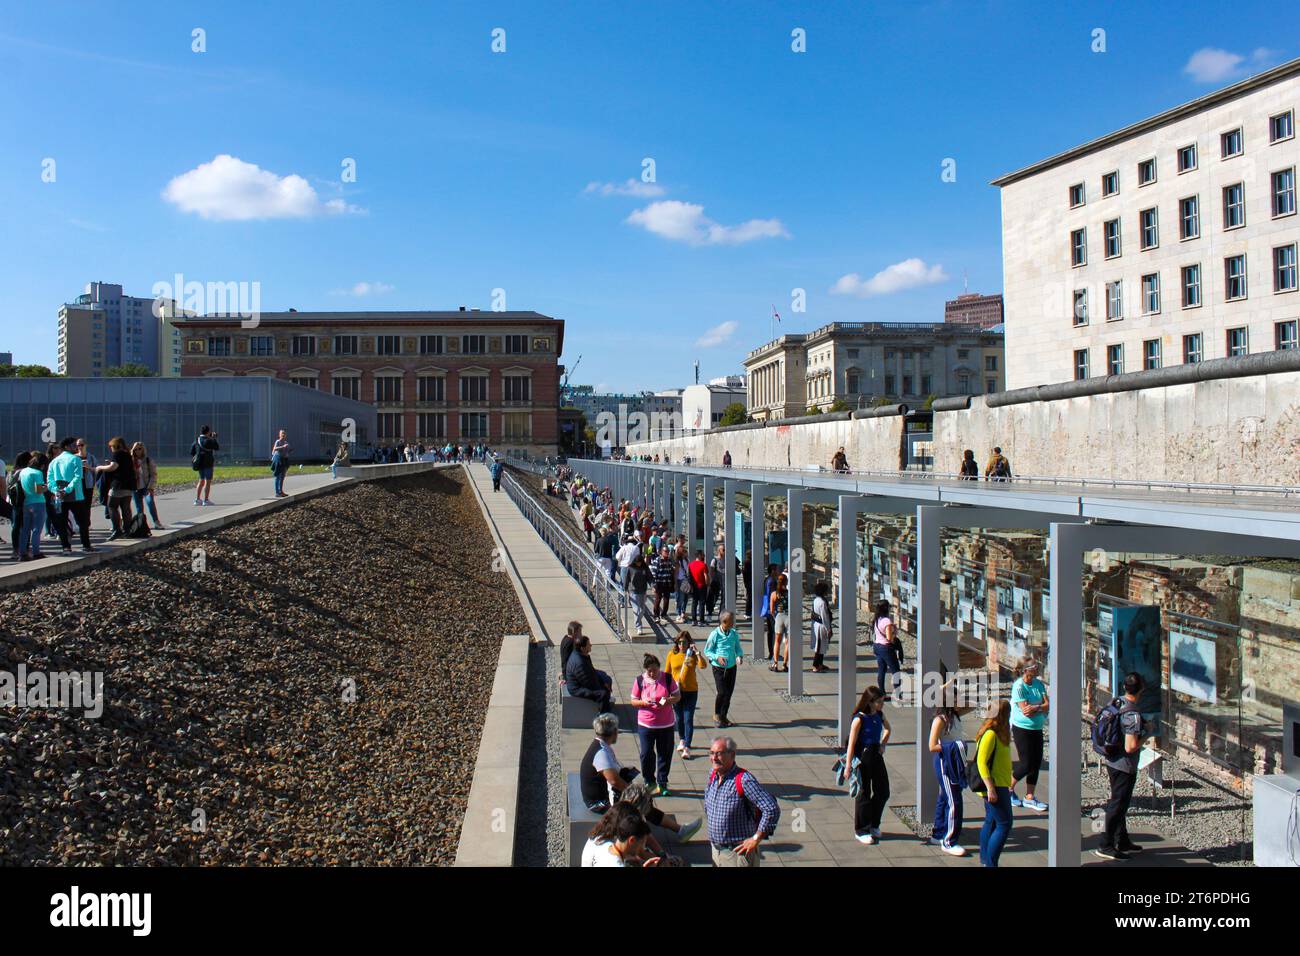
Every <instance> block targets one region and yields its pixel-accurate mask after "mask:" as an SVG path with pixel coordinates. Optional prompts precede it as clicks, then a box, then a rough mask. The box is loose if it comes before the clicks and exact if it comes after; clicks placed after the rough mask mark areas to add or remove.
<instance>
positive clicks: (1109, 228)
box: [1104, 219, 1120, 259]
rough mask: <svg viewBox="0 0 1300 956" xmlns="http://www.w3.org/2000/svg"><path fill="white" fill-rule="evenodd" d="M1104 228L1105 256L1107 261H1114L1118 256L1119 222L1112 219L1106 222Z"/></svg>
mask: <svg viewBox="0 0 1300 956" xmlns="http://www.w3.org/2000/svg"><path fill="white" fill-rule="evenodd" d="M1104 228H1105V231H1106V233H1105V246H1106V248H1105V255H1106V258H1107V259H1114V258H1115V257H1116V256H1118V255H1119V254H1120V245H1119V220H1118V219H1112V220H1110V221H1109V222H1107V223H1106V224H1105V226H1104Z"/></svg>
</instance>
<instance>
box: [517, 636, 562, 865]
mask: <svg viewBox="0 0 1300 956" xmlns="http://www.w3.org/2000/svg"><path fill="white" fill-rule="evenodd" d="M559 672H560V649H559V648H558V647H551V646H545V645H541V644H534V645H533V646H532V647H531V648H530V650H529V658H528V689H527V697H526V698H525V700H524V751H523V760H522V763H521V765H520V768H519V777H520V780H519V818H518V823H517V829H516V831H515V833H516V836H515V865H516V866H568V865H569V861H568V857H567V855H566V849H567V844H566V841H567V840H568V822H569V821H568V806H567V804H566V801H567V800H568V792H567V790H566V786H565V785H566V778H565V771H564V766H563V763H562V760H561V757H562V749H561V747H560V697H559V693H558V692H557V690H556V687H557V683H556V682H557V680H558V678H559Z"/></svg>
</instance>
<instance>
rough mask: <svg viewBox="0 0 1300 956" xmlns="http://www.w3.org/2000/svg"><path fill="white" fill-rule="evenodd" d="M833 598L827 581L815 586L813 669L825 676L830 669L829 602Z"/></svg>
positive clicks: (812, 624)
mask: <svg viewBox="0 0 1300 956" xmlns="http://www.w3.org/2000/svg"><path fill="white" fill-rule="evenodd" d="M830 596H831V586H830V584H829V583H828V582H826V581H818V582H817V583H816V584H814V585H813V603H812V622H811V627H812V652H813V662H812V669H813V673H814V674H823V673H825V672H826V671H827V670H829V668H828V667H827V666H826V663H825V659H826V650H827V648H829V647H830V643H831V635H832V625H831V605H830V602H829V601H828V600H827V599H828V598H829V597H830Z"/></svg>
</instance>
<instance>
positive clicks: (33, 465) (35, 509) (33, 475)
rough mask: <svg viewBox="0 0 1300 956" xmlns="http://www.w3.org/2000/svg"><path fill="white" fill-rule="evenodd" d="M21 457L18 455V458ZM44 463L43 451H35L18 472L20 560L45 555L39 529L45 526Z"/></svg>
mask: <svg viewBox="0 0 1300 956" xmlns="http://www.w3.org/2000/svg"><path fill="white" fill-rule="evenodd" d="M21 457H22V456H21V455H20V456H19V458H20V459H21ZM15 464H17V463H16V462H15ZM46 465H47V462H46V458H45V453H44V452H39V451H35V452H32V454H31V457H30V458H28V459H27V464H26V466H25V467H24V468H23V470H22V471H20V472H19V473H18V485H19V486H20V487H21V488H22V492H23V496H22V503H23V520H22V525H21V527H20V529H19V533H18V560H20V561H36V560H38V559H40V558H43V557H45V555H43V554H41V531H42V530H43V529H44V528H45V490H46V485H45V468H46Z"/></svg>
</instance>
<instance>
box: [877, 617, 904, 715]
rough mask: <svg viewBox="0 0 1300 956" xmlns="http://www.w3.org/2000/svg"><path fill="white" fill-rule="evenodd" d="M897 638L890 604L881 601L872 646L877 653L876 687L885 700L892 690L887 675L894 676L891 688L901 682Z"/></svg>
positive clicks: (896, 629)
mask: <svg viewBox="0 0 1300 956" xmlns="http://www.w3.org/2000/svg"><path fill="white" fill-rule="evenodd" d="M897 637H898V628H896V627H895V626H894V619H893V618H892V617H890V616H889V602H888V601H881V602H880V603H879V604H877V605H876V616H875V617H874V618H873V619H872V621H871V641H872V644H871V646H872V648H873V649H874V650H875V652H876V686H877V687H879V688H880V690H881V691H882V692H883V693H884V695H885V700H889V698H890V689H891V688H886V687H885V673H886V672H888V673H890V674H893V675H894V677H893V680H892V681H891V687H892V686H896V685H897V684H898V681H899V680H900V678H899V677H898V672H899V666H898V652H897V650H896V649H895V645H894V641H895V640H896V639H897Z"/></svg>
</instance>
